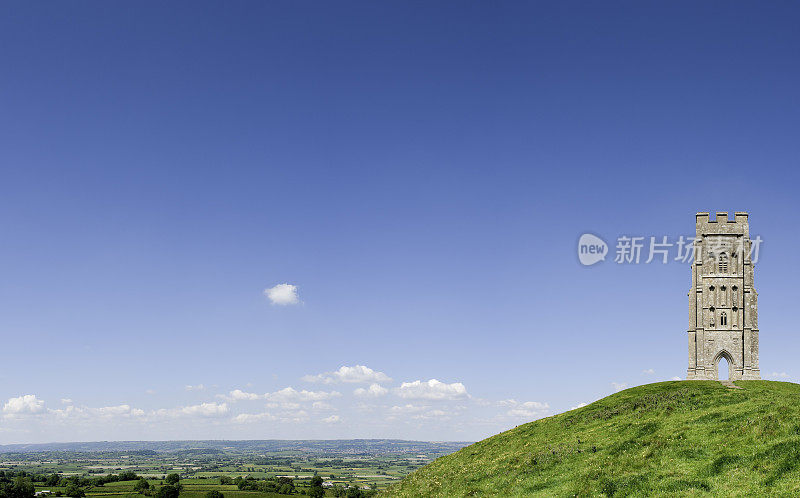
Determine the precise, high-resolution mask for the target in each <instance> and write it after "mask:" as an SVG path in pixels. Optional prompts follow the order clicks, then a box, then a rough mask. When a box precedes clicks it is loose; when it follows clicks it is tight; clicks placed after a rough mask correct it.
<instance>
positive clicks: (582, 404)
mask: <svg viewBox="0 0 800 498" xmlns="http://www.w3.org/2000/svg"><path fill="white" fill-rule="evenodd" d="M584 406H586V403H578V404H577V405H575V406H573V407H572V408H570V410H577V409H578V408H583V407H584Z"/></svg>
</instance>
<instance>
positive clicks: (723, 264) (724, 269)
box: [717, 252, 728, 273]
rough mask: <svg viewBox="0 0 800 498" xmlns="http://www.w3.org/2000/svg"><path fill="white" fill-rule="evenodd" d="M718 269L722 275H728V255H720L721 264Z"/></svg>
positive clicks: (719, 263)
mask: <svg viewBox="0 0 800 498" xmlns="http://www.w3.org/2000/svg"><path fill="white" fill-rule="evenodd" d="M717 269H718V270H719V272H720V273H728V255H727V254H725V253H724V252H723V253H722V254H720V255H719V262H718V264H717Z"/></svg>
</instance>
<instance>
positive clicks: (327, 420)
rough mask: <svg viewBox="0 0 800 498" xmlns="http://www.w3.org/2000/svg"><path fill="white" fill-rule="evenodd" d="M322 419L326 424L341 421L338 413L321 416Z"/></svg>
mask: <svg viewBox="0 0 800 498" xmlns="http://www.w3.org/2000/svg"><path fill="white" fill-rule="evenodd" d="M322 421H323V422H325V423H326V424H336V423H339V422H341V421H342V419H341V417H339V415H331V416H330V417H325V418H323V419H322Z"/></svg>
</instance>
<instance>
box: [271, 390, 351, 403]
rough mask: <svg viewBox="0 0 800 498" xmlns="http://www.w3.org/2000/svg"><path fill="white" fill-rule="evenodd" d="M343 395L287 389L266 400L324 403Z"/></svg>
mask: <svg viewBox="0 0 800 498" xmlns="http://www.w3.org/2000/svg"><path fill="white" fill-rule="evenodd" d="M341 395H342V393H340V392H337V391H330V392H326V391H306V390H305V389H303V390H301V391H298V390H297V389H295V388H293V387H285V388H283V389H281V390H280V391H275V392H274V393H267V394H265V395H264V398H265V399H267V400H270V401H300V402H303V401H324V400H327V399H331V398H337V397H339V396H341Z"/></svg>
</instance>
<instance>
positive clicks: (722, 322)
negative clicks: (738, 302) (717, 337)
mask: <svg viewBox="0 0 800 498" xmlns="http://www.w3.org/2000/svg"><path fill="white" fill-rule="evenodd" d="M719 324H720V325H728V314H727V313H725V312H724V311H723V312H722V313H720V314H719Z"/></svg>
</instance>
